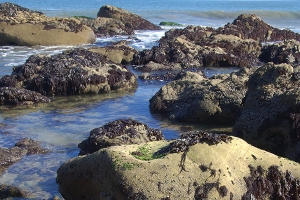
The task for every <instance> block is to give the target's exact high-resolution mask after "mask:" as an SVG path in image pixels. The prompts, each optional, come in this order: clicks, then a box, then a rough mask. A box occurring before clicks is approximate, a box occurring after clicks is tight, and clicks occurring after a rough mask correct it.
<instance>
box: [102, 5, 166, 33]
mask: <svg viewBox="0 0 300 200" xmlns="http://www.w3.org/2000/svg"><path fill="white" fill-rule="evenodd" d="M97 17H105V18H113V19H118V20H120V21H121V22H123V23H124V24H125V26H126V27H128V28H130V29H132V30H160V29H161V28H160V26H156V25H154V24H152V23H151V22H149V21H148V20H145V19H143V18H141V17H140V16H138V15H135V14H133V13H130V12H128V11H126V10H123V9H121V8H117V7H114V6H110V5H106V6H102V7H101V8H100V10H99V12H98V14H97Z"/></svg>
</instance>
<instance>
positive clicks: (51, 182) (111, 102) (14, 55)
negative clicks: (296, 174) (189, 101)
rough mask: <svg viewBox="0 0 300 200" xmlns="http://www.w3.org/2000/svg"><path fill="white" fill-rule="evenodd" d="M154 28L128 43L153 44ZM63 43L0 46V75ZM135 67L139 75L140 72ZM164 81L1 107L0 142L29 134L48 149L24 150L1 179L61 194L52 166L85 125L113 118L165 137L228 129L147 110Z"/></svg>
mask: <svg viewBox="0 0 300 200" xmlns="http://www.w3.org/2000/svg"><path fill="white" fill-rule="evenodd" d="M156 34H157V35H156V36H153V35H155V34H153V33H151V34H150V33H148V32H141V33H140V35H138V36H140V37H145V38H147V39H148V43H134V44H132V46H134V47H135V48H137V49H140V48H145V47H147V48H148V47H149V46H151V45H154V44H155V41H156V40H157V38H159V37H160V36H161V35H162V34H163V32H159V33H156ZM149 35H151V38H150V39H149V37H150V36H149ZM119 39H122V38H119ZM114 40H116V39H114ZM143 41H146V40H145V39H144V40H143ZM109 42H111V41H107V39H106V40H105V41H104V40H98V41H97V45H107V44H109ZM68 48H72V47H64V48H60V47H36V48H27V47H3V48H2V49H1V50H0V77H2V76H4V75H6V74H10V73H11V71H12V67H13V66H16V65H19V64H22V63H23V62H24V61H25V60H26V59H27V58H28V57H29V55H31V54H35V53H44V54H48V53H51V54H53V53H59V52H61V51H62V50H64V49H68ZM232 70H234V69H205V73H206V75H207V76H211V75H212V74H216V73H229V72H231V71H232ZM134 73H135V74H136V75H138V74H139V73H140V72H137V71H134ZM164 84H166V82H163V81H148V82H143V81H141V80H139V87H138V88H137V89H136V90H134V91H123V92H118V93H109V94H99V95H77V96H69V97H54V99H55V102H53V103H50V104H48V105H40V106H37V107H34V108H32V107H31V108H26V107H21V108H10V109H7V108H1V110H0V127H1V129H0V147H5V148H9V147H12V146H14V144H15V143H16V142H17V141H18V140H20V139H22V138H24V137H29V138H31V139H34V140H37V141H42V144H43V146H44V147H46V148H48V149H50V150H51V153H49V154H45V155H31V156H25V157H24V158H23V159H22V160H21V161H19V162H17V163H15V164H14V165H12V166H11V167H9V168H8V170H7V171H6V172H4V173H3V174H2V176H1V177H0V183H2V184H11V185H14V186H17V187H21V188H23V189H27V190H29V191H30V192H33V193H34V194H35V195H36V196H37V197H38V198H43V199H49V198H52V197H53V196H55V195H57V196H59V197H61V196H60V194H59V192H58V186H57V184H56V182H55V178H56V170H57V169H58V168H59V166H60V165H61V164H62V163H64V162H65V161H67V160H69V159H71V158H73V157H75V156H77V155H78V153H79V149H78V148H77V145H78V143H80V142H81V141H82V140H84V139H86V138H87V137H88V135H89V131H90V130H92V129H94V128H97V127H100V126H102V125H104V124H106V123H108V122H111V121H113V120H116V119H121V118H132V119H135V120H138V121H140V122H142V123H145V124H147V125H148V126H149V127H151V128H159V129H161V130H162V131H163V133H164V135H165V137H166V138H167V139H172V138H177V137H178V136H179V134H182V133H184V132H188V131H192V130H200V129H201V130H207V131H212V132H216V131H230V127H216V126H214V125H213V124H209V125H207V124H189V123H178V122H172V121H170V120H168V119H166V118H164V117H163V116H160V115H158V114H152V113H151V112H150V110H149V99H150V98H151V97H152V96H153V95H154V94H155V93H156V92H157V91H158V90H159V89H160V88H161V87H162V86H163V85H164Z"/></svg>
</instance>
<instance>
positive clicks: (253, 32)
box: [216, 14, 300, 42]
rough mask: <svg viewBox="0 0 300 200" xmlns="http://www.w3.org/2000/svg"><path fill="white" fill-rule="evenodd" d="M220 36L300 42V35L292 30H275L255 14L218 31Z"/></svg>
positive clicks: (238, 18) (263, 40)
mask: <svg viewBox="0 0 300 200" xmlns="http://www.w3.org/2000/svg"><path fill="white" fill-rule="evenodd" d="M216 32H217V33H218V34H226V35H235V36H238V37H240V38H242V39H250V38H251V39H254V40H257V41H260V42H268V41H283V40H291V39H295V40H298V41H299V40H300V34H298V33H294V32H292V31H290V30H280V29H278V28H274V27H272V26H270V25H269V24H267V23H265V22H264V21H263V20H261V18H260V17H258V16H257V15H254V14H242V15H240V16H238V17H237V18H236V19H235V20H234V21H233V22H232V23H231V24H229V23H228V24H226V25H225V26H224V27H220V28H219V29H217V30H216Z"/></svg>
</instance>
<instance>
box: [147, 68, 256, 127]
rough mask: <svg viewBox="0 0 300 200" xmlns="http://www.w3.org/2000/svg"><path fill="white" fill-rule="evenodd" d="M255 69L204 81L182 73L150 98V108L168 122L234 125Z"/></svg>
mask: <svg viewBox="0 0 300 200" xmlns="http://www.w3.org/2000/svg"><path fill="white" fill-rule="evenodd" d="M254 70H255V69H254V68H249V69H248V68H244V69H241V70H240V71H238V72H233V73H231V74H224V75H215V76H213V77H211V78H206V77H205V76H204V75H203V74H201V73H194V72H182V73H179V74H178V75H177V77H176V78H175V80H173V81H172V82H170V83H168V84H166V85H164V86H163V87H162V88H161V89H160V90H159V91H158V92H157V93H156V94H155V95H154V96H153V97H152V98H151V99H150V109H151V111H153V112H156V113H162V114H165V115H167V116H168V117H169V118H170V119H174V120H178V121H188V122H212V123H230V124H231V123H233V122H234V120H235V115H236V113H237V112H238V111H239V110H240V108H241V106H242V100H243V98H244V97H245V94H246V92H247V89H248V88H247V81H248V78H249V76H250V74H252V73H253V71H254Z"/></svg>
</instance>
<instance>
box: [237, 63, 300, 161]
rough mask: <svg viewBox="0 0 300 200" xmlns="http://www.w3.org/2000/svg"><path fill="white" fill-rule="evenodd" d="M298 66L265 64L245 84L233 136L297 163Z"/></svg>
mask: <svg viewBox="0 0 300 200" xmlns="http://www.w3.org/2000/svg"><path fill="white" fill-rule="evenodd" d="M299 88H300V80H299V66H298V67H295V68H294V67H292V66H291V65H289V64H285V63H283V64H278V65H275V64H273V63H268V64H266V65H265V66H263V67H260V68H258V69H257V70H256V71H255V72H254V73H253V74H252V75H251V76H250V77H249V81H248V91H247V93H246V95H245V98H244V100H243V106H242V108H241V110H240V112H239V114H238V115H237V118H236V122H235V124H234V127H233V134H234V135H236V136H239V137H241V138H243V139H244V140H246V141H247V142H249V143H251V144H252V145H255V146H257V147H259V148H261V149H265V150H267V151H270V152H273V153H276V154H278V155H280V156H284V157H288V158H290V159H293V160H296V161H300V139H299V136H300V134H299V132H300V131H299V130H300V129H299V108H300V104H299V102H300V96H299V94H300V91H299Z"/></svg>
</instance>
